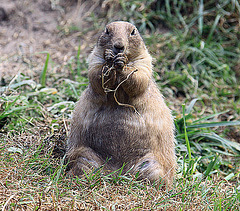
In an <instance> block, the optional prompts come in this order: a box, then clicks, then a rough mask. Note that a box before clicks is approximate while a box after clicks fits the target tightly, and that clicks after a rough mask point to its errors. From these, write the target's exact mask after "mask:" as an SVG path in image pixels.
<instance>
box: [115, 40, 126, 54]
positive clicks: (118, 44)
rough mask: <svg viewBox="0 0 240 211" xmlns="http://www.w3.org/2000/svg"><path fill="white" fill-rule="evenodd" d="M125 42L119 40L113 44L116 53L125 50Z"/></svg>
mask: <svg viewBox="0 0 240 211" xmlns="http://www.w3.org/2000/svg"><path fill="white" fill-rule="evenodd" d="M124 48H125V47H124V44H123V42H121V41H119V42H116V43H114V45H113V52H114V53H115V54H118V53H122V52H123V51H124Z"/></svg>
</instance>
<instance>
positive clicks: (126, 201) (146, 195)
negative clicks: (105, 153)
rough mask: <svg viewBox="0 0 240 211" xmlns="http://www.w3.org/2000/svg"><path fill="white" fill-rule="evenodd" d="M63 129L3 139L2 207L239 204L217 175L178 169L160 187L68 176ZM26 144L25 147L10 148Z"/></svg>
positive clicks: (127, 179) (126, 179) (122, 178)
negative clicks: (170, 181) (167, 184)
mask: <svg viewBox="0 0 240 211" xmlns="http://www.w3.org/2000/svg"><path fill="white" fill-rule="evenodd" d="M61 124H62V123H61ZM62 128H64V126H63V124H62ZM64 131H65V129H62V130H61V131H58V132H53V133H52V132H51V129H49V128H47V127H35V128H32V129H31V132H25V133H22V134H19V135H16V136H12V135H11V134H10V133H9V134H8V135H6V136H5V137H1V138H4V139H3V140H4V142H1V146H0V149H1V154H0V166H1V167H0V186H1V188H0V206H1V207H2V210H12V209H13V210H131V209H137V210H152V209H157V210H192V209H195V210H208V209H209V210H212V209H216V208H217V207H218V203H220V205H222V206H223V205H224V204H225V205H226V204H230V205H231V207H229V206H227V205H226V206H224V207H228V208H229V209H230V210H235V208H236V209H238V208H239V206H240V204H239V197H240V196H239V193H238V191H237V189H236V185H234V184H233V183H229V182H227V181H224V180H221V179H220V178H219V177H215V176H213V177H209V178H205V179H202V180H201V179H200V178H198V177H196V179H194V177H190V178H184V177H183V176H182V175H181V173H179V174H178V175H177V179H176V181H175V183H174V185H173V188H172V189H169V190H161V189H158V188H157V187H156V186H154V185H150V184H149V183H147V182H143V181H136V180H135V179H134V177H132V176H131V175H119V176H117V177H110V176H106V175H104V174H102V172H101V170H96V171H93V172H92V173H90V174H88V175H85V176H83V177H81V178H77V177H74V176H72V175H67V169H66V168H67V167H66V161H64V159H65V157H64V143H65V141H66V135H64V134H65V132H64ZM23 146H24V150H23V151H21V150H20V151H18V152H17V150H15V152H13V150H12V152H10V151H9V150H10V149H11V148H10V147H15V149H23V148H22V147H23ZM233 200H235V203H234V202H233ZM233 206H235V208H234V207H233ZM233 208H234V209H233Z"/></svg>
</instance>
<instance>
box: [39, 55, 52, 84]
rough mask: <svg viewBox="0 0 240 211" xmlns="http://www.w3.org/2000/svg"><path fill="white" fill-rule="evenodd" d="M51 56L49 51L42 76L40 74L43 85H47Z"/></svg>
mask: <svg viewBox="0 0 240 211" xmlns="http://www.w3.org/2000/svg"><path fill="white" fill-rule="evenodd" d="M49 57H50V54H49V53H47V58H46V61H45V65H44V68H43V70H42V73H41V76H40V83H41V85H42V86H43V87H45V86H46V74H47V68H48V62H49Z"/></svg>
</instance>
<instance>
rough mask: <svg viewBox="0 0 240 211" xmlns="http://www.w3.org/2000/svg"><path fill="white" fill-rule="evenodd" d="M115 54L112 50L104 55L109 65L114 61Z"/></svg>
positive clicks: (108, 50) (107, 50)
mask: <svg viewBox="0 0 240 211" xmlns="http://www.w3.org/2000/svg"><path fill="white" fill-rule="evenodd" d="M114 56H115V55H114V53H113V51H112V50H111V49H106V50H105V53H104V59H105V60H106V62H107V63H111V62H113V59H114Z"/></svg>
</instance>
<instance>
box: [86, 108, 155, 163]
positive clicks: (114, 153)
mask: <svg viewBox="0 0 240 211" xmlns="http://www.w3.org/2000/svg"><path fill="white" fill-rule="evenodd" d="M85 133H86V134H85V138H86V139H87V140H86V142H87V144H88V146H89V147H91V148H92V149H93V150H95V151H96V152H97V153H99V154H101V156H103V158H105V159H106V158H111V159H112V161H113V162H114V161H116V162H119V161H120V160H127V158H128V157H136V156H137V157H138V156H143V155H144V154H146V153H147V152H148V151H149V148H150V145H149V143H148V141H147V140H148V138H147V137H148V133H147V128H146V125H145V121H144V119H143V118H142V117H141V116H139V115H138V114H137V113H135V112H134V111H133V110H132V108H126V107H123V106H117V107H105V108H102V109H99V110H98V112H96V114H95V115H93V119H92V122H91V123H90V124H89V126H88V128H87V129H86V131H85Z"/></svg>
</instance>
